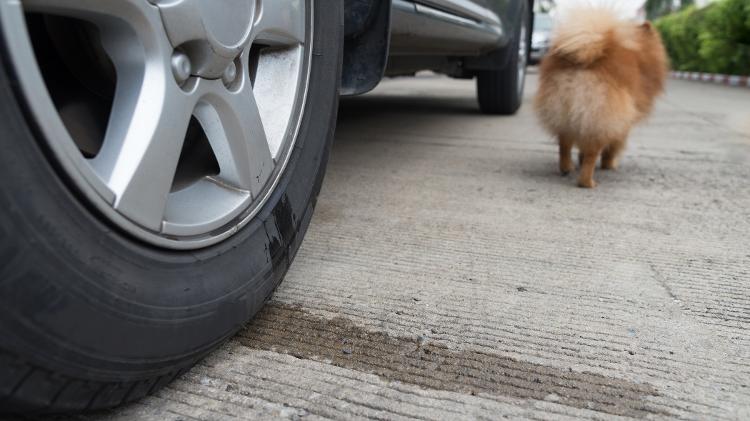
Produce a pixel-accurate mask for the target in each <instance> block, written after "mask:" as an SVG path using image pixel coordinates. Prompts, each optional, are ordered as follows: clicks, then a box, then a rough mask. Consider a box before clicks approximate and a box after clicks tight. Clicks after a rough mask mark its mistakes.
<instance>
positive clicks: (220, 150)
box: [0, 0, 313, 250]
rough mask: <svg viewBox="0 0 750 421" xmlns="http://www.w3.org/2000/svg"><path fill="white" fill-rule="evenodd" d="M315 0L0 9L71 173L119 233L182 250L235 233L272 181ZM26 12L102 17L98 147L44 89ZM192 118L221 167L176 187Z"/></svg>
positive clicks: (293, 109)
mask: <svg viewBox="0 0 750 421" xmlns="http://www.w3.org/2000/svg"><path fill="white" fill-rule="evenodd" d="M312 1H313V0H307V1H305V0H263V1H261V0H225V1H223V2H222V4H221V6H218V5H217V4H216V2H215V0H22V1H21V2H20V3H19V1H18V0H0V19H1V20H2V31H3V35H4V38H5V40H6V42H7V44H8V45H7V48H8V53H9V57H10V61H11V63H12V65H13V67H14V68H15V76H16V77H17V79H18V80H19V82H20V90H21V93H22V95H23V98H24V100H25V101H26V103H27V104H26V105H27V107H28V109H29V110H30V112H31V115H32V117H33V118H34V119H35V120H36V123H37V124H38V126H39V128H40V129H41V132H42V133H43V135H44V136H43V137H44V138H46V140H47V143H48V146H49V149H51V151H52V152H53V155H54V157H55V158H56V159H57V161H58V163H59V166H60V167H61V168H62V169H63V170H64V172H65V173H66V176H67V178H69V179H70V180H72V181H73V182H74V184H75V186H76V187H77V188H78V189H79V190H80V191H82V192H83V193H84V195H85V196H86V198H87V199H88V200H89V201H90V202H91V203H93V204H94V205H95V206H96V208H97V209H98V210H99V211H100V212H101V213H103V214H104V215H105V216H106V217H107V218H108V219H109V220H111V221H112V222H114V223H115V224H117V225H118V226H119V227H120V228H122V229H124V230H125V231H127V232H128V233H130V234H132V235H134V236H136V237H137V238H139V239H141V240H144V241H146V242H148V243H150V244H154V245H158V246H161V247H167V248H173V249H183V250H184V249H194V248H200V247H205V246H208V245H212V244H216V243H217V242H219V241H222V240H224V239H226V238H228V237H229V236H231V235H232V234H234V233H236V232H237V231H238V230H239V229H240V228H241V227H242V226H243V225H245V224H246V223H248V222H249V221H250V220H251V219H252V218H253V216H254V215H255V214H256V213H257V212H258V211H259V209H260V208H261V207H262V205H263V204H264V203H265V201H266V200H267V199H268V197H269V196H270V195H271V193H272V192H273V190H274V188H275V187H276V186H277V184H278V181H279V178H280V176H281V174H282V173H283V171H284V168H285V166H286V164H287V162H288V159H289V156H290V153H291V151H292V150H293V148H294V143H295V140H296V137H297V132H298V129H299V125H300V123H301V116H302V111H303V109H304V108H305V100H306V95H307V88H308V84H309V69H310V58H311V57H310V55H311V52H312V42H311V37H312V10H313V8H312V7H311V4H312ZM26 13H42V14H45V15H53V16H64V17H68V18H75V19H77V20H80V21H85V22H88V23H90V24H93V25H94V26H95V27H96V28H97V29H98V34H99V36H100V38H101V46H102V47H103V49H104V51H105V52H106V55H107V56H108V58H109V60H111V63H112V65H113V66H114V70H115V72H116V87H115V91H114V98H113V102H112V111H111V113H110V114H109V119H108V123H107V125H106V134H105V135H104V136H103V141H102V143H101V146H100V149H99V150H98V152H97V153H96V154H95V156H88V157H87V156H85V155H84V153H83V152H82V150H81V148H80V147H79V145H78V144H77V143H76V135H75V133H76V131H75V130H74V128H72V127H71V125H70V124H67V125H66V122H64V121H63V118H62V117H61V115H60V109H59V107H57V108H56V106H55V103H54V102H53V99H52V97H51V95H50V91H49V90H48V89H46V85H45V79H44V77H43V74H42V69H40V65H39V63H38V60H37V56H35V51H34V44H33V43H32V40H31V38H30V34H29V29H28V27H27V24H26V20H25V16H26V15H25V14H26ZM192 119H194V120H195V121H197V122H198V123H199V125H200V127H201V128H202V131H203V133H204V134H205V138H206V139H207V141H208V143H209V144H210V149H211V150H212V151H213V155H214V156H215V161H216V163H217V164H218V171H217V172H216V173H215V174H206V175H202V176H200V177H199V178H197V179H195V180H190V182H189V183H184V184H183V185H179V186H176V180H175V174H176V172H177V170H178V164H179V163H180V162H181V154H182V152H183V145H184V143H185V136H186V133H187V131H188V127H189V126H190V123H191V120H192ZM77 124H78V125H81V124H85V122H77ZM207 159H208V158H207Z"/></svg>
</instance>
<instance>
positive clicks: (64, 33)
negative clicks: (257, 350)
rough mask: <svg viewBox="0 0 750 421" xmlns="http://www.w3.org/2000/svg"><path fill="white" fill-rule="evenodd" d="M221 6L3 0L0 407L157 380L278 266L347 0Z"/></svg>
mask: <svg viewBox="0 0 750 421" xmlns="http://www.w3.org/2000/svg"><path fill="white" fill-rule="evenodd" d="M227 3H228V4H227V6H226V7H225V6H224V5H222V7H216V6H215V5H214V4H213V2H205V1H197V0H181V1H171V2H166V1H159V0H149V1H145V0H118V1H101V0H24V1H23V2H18V1H2V2H0V25H1V27H0V36H1V37H2V40H1V41H2V42H0V45H1V47H0V48H2V51H0V53H2V59H3V62H2V65H0V128H2V132H3V135H2V136H0V146H1V147H2V151H3V152H2V153H1V154H0V180H2V181H0V186H1V188H0V207H1V208H2V213H1V214H0V261H1V262H2V266H1V267H0V338H2V340H0V413H2V412H5V413H7V412H26V411H34V412H66V411H79V410H85V409H94V408H104V407H111V406H114V405H118V404H121V403H123V402H126V401H131V400H133V399H137V398H139V397H142V396H144V395H146V394H148V393H150V392H152V391H154V390H156V389H158V388H160V387H162V386H164V385H165V384H167V383H168V382H170V381H171V380H172V379H174V378H175V377H176V376H178V375H179V374H180V373H182V372H184V371H186V370H187V369H189V368H190V367H191V366H192V365H193V364H194V363H196V362H197V361H198V360H199V359H200V358H202V357H203V356H205V355H206V354H207V353H208V352H210V351H211V350H213V349H214V348H216V347H217V346H218V345H220V344H221V343H222V342H223V341H225V340H226V339H228V338H230V337H231V336H232V335H233V334H234V333H235V332H237V331H238V330H239V329H240V328H241V327H242V326H243V323H245V322H246V321H247V320H248V319H250V318H251V317H252V316H253V315H254V314H255V313H256V312H257V311H258V310H259V309H260V308H261V307H262V305H263V303H264V302H265V300H266V299H267V298H268V297H269V296H270V294H271V293H272V291H273V290H274V288H275V287H276V286H277V285H278V283H279V282H280V281H281V279H282V277H283V276H284V274H285V272H286V270H287V268H288V267H289V264H290V263H291V261H292V258H293V257H294V255H295V252H296V251H297V249H298V247H299V245H300V242H301V240H302V237H303V235H304V233H305V230H306V229H307V226H308V224H309V222H310V217H311V215H312V211H313V207H314V205H315V200H316V197H317V194H318V192H319V189H320V186H321V183H322V179H323V174H324V171H325V166H326V162H327V157H328V152H329V149H330V145H331V140H332V137H333V129H334V126H335V120H336V112H337V105H338V87H339V83H340V82H339V80H340V74H341V54H342V52H341V51H342V45H343V11H342V9H343V5H342V3H341V1H339V0H283V1H282V0H273V1H262V2H261V1H245V2H236V1H235V2H227ZM229 5H231V7H230V6H229Z"/></svg>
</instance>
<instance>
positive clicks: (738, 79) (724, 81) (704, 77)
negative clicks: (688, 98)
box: [670, 72, 750, 88]
mask: <svg viewBox="0 0 750 421" xmlns="http://www.w3.org/2000/svg"><path fill="white" fill-rule="evenodd" d="M670 75H671V76H672V77H673V78H675V79H685V80H697V81H701V82H711V83H718V84H721V85H729V86H739V87H746V88H750V76H732V75H720V74H716V73H702V72H670Z"/></svg>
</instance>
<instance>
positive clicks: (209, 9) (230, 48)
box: [150, 0, 260, 79]
mask: <svg viewBox="0 0 750 421" xmlns="http://www.w3.org/2000/svg"><path fill="white" fill-rule="evenodd" d="M150 1H151V3H153V4H155V5H156V6H158V7H159V10H160V11H161V16H162V20H163V22H164V26H165V28H166V31H167V35H168V36H169V40H170V42H171V43H172V46H173V47H175V48H180V49H181V50H183V51H184V52H185V53H186V54H187V55H188V56H189V57H190V60H191V63H192V71H193V74H194V75H196V76H200V77H204V78H207V79H218V78H221V77H222V75H223V73H224V71H225V69H226V68H227V67H228V66H229V65H230V64H231V63H232V61H233V60H234V59H235V58H236V57H237V56H239V55H240V53H241V52H242V50H243V48H244V47H245V46H246V45H247V43H248V41H249V40H250V37H251V33H252V28H253V21H254V19H255V16H256V14H257V13H258V9H259V6H260V0H222V1H221V2H217V1H216V0H150Z"/></svg>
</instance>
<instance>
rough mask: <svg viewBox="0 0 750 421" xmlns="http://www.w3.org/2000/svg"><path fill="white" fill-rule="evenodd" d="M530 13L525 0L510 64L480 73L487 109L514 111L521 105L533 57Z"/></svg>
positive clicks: (481, 99) (489, 111)
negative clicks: (530, 58)
mask: <svg viewBox="0 0 750 421" xmlns="http://www.w3.org/2000/svg"><path fill="white" fill-rule="evenodd" d="M530 16H531V15H530V11H529V8H528V4H527V3H526V2H525V1H522V2H521V11H520V13H519V19H520V24H519V25H518V27H517V28H516V33H515V34H513V39H512V41H511V43H510V47H509V48H510V50H509V52H508V54H509V57H508V59H507V62H506V65H505V66H504V67H503V68H502V69H500V70H485V71H481V72H479V73H478V74H477V98H478V100H479V108H480V109H481V110H482V112H483V113H486V114H500V115H512V114H515V113H516V111H518V109H519V108H521V103H522V102H523V89H524V85H525V81H526V65H527V61H528V57H529V41H530V31H529V22H530Z"/></svg>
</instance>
